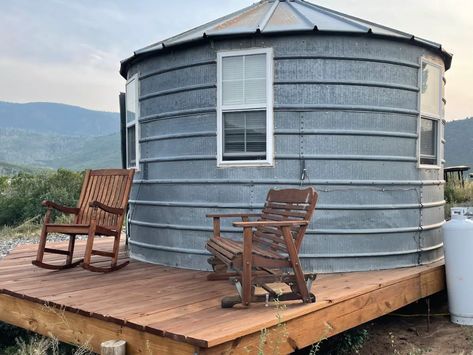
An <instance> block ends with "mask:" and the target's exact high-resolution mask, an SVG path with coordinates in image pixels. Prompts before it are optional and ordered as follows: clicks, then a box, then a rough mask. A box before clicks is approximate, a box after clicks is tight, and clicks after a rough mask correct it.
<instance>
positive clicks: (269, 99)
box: [217, 48, 274, 167]
mask: <svg viewBox="0 0 473 355" xmlns="http://www.w3.org/2000/svg"><path fill="white" fill-rule="evenodd" d="M254 54H266V104H246V105H223V103H222V88H223V85H222V60H223V58H225V57H236V56H243V55H254ZM273 76H274V74H273V49H272V48H254V49H245V50H234V51H221V52H218V53H217V167H244V166H248V167H251V166H273V164H274V114H273V106H274V104H273V81H274V79H273ZM261 110H266V159H265V160H232V161H224V160H223V135H224V132H223V113H224V112H232V111H233V112H240V111H261Z"/></svg>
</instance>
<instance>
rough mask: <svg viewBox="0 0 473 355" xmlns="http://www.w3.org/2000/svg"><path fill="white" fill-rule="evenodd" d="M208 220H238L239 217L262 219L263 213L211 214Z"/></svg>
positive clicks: (207, 215)
mask: <svg viewBox="0 0 473 355" xmlns="http://www.w3.org/2000/svg"><path fill="white" fill-rule="evenodd" d="M205 216H206V217H208V218H238V217H260V216H261V213H209V214H206V215H205Z"/></svg>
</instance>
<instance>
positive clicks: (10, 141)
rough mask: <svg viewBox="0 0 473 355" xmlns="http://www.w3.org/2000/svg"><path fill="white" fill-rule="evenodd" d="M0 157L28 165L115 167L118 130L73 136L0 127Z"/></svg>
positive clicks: (118, 161)
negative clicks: (89, 135)
mask: <svg viewBox="0 0 473 355" xmlns="http://www.w3.org/2000/svg"><path fill="white" fill-rule="evenodd" d="M0 142H1V143H0V161H2V162H5V163H10V164H18V165H21V166H27V167H31V168H54V169H57V168H67V169H73V170H83V169H85V168H116V167H120V166H121V160H120V159H121V158H120V134H119V133H115V134H111V135H107V136H99V137H74V136H65V135H53V134H44V133H35V132H31V131H26V130H18V129H0Z"/></svg>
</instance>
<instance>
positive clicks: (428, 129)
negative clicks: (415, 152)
mask: <svg viewBox="0 0 473 355" xmlns="http://www.w3.org/2000/svg"><path fill="white" fill-rule="evenodd" d="M420 122H421V125H420V155H421V164H434V165H435V164H437V124H438V121H436V120H431V119H427V118H422V119H421V121H420Z"/></svg>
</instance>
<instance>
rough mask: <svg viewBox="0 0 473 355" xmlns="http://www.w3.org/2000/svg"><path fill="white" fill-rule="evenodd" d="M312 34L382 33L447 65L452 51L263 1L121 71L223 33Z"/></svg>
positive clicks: (160, 46) (319, 10)
mask: <svg viewBox="0 0 473 355" xmlns="http://www.w3.org/2000/svg"><path fill="white" fill-rule="evenodd" d="M291 31H293V32H297V33H300V32H307V33H312V34H317V35H319V34H332V33H349V34H359V35H370V36H383V37H387V38H393V39H396V40H402V41H411V42H412V43H415V44H418V45H422V46H426V47H428V48H431V49H432V50H434V51H435V52H436V53H438V54H440V55H441V56H442V57H443V59H444V60H445V64H446V66H447V68H448V67H449V66H450V61H451V54H449V53H448V52H446V51H445V50H443V48H442V46H441V45H440V44H438V43H435V42H432V41H428V40H425V39H422V38H419V37H416V36H414V35H412V34H409V33H406V32H402V31H398V30H395V29H392V28H389V27H386V26H383V25H379V24H375V23H373V22H370V21H366V20H362V19H359V18H356V17H354V16H350V15H346V14H343V13H340V12H338V11H334V10H331V9H327V8H324V7H322V6H318V5H315V4H313V3H311V2H307V1H304V0H263V1H260V2H258V3H255V4H253V5H252V6H249V7H246V8H244V9H241V10H239V11H236V12H234V13H232V14H229V15H226V16H224V17H221V18H219V19H216V20H213V21H211V22H209V23H206V24H204V25H201V26H199V27H196V28H194V29H191V30H189V31H186V32H184V33H181V34H179V35H177V36H173V37H171V38H168V39H165V40H163V41H160V42H157V43H155V44H152V45H149V46H147V47H145V48H142V49H140V50H138V51H136V52H135V53H134V55H133V56H132V57H130V58H128V59H126V60H124V61H123V62H122V68H121V72H122V74H124V72H125V71H127V70H128V66H129V64H130V63H131V62H132V61H133V60H134V59H136V58H138V57H140V56H141V55H144V54H148V53H150V52H156V53H159V51H162V50H164V49H167V48H169V47H173V46H178V45H183V44H188V43H191V42H196V41H199V40H202V39H206V38H208V39H213V38H224V37H225V36H235V35H241V36H248V35H253V34H255V33H261V34H263V35H264V34H275V33H280V34H284V33H288V32H291Z"/></svg>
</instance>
